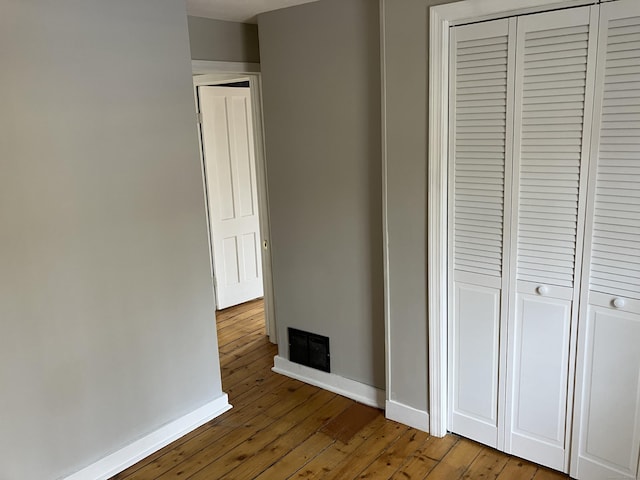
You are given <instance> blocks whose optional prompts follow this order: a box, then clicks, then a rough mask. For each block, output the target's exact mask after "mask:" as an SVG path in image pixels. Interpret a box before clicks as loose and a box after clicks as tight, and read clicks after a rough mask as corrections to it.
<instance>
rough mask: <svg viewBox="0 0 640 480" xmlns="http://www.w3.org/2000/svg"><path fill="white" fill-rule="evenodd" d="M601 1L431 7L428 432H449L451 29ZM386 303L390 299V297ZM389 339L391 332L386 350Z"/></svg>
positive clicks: (480, 1) (481, 1) (484, 1)
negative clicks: (448, 293) (448, 181)
mask: <svg viewBox="0 0 640 480" xmlns="http://www.w3.org/2000/svg"><path fill="white" fill-rule="evenodd" d="M597 3H599V1H598V0H563V1H558V0H510V1H509V2H505V1H504V0H464V1H461V2H456V3H450V4H446V5H440V6H437V7H431V9H430V17H429V102H428V105H429V147H428V148H429V150H428V183H427V188H428V204H427V231H428V234H427V278H428V285H427V298H428V304H429V310H428V324H429V341H428V348H429V427H430V428H429V431H430V433H431V434H432V435H434V436H437V437H442V436H444V435H446V433H447V428H448V425H447V418H448V411H447V400H448V399H447V354H448V352H447V298H448V295H447V257H448V244H447V232H448V219H447V199H448V191H447V190H448V189H447V168H448V110H449V90H448V88H449V27H450V26H452V25H459V24H462V23H469V22H475V21H482V20H490V19H495V18H501V17H507V16H513V15H520V14H524V13H534V12H542V11H546V10H554V9H559V8H569V7H577V6H581V5H593V4H597ZM386 300H387V303H388V298H387V299H386ZM388 348H389V338H388V335H387V349H388Z"/></svg>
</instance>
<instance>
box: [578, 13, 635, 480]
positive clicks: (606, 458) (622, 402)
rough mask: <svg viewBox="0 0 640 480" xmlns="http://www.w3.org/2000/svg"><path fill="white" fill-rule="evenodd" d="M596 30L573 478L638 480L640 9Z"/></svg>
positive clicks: (606, 20) (609, 16)
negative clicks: (596, 66)
mask: <svg viewBox="0 0 640 480" xmlns="http://www.w3.org/2000/svg"><path fill="white" fill-rule="evenodd" d="M599 31H600V34H599V41H598V69H597V70H598V71H597V83H596V84H597V91H596V97H595V103H596V106H595V115H594V117H595V122H594V139H593V147H592V151H593V160H594V161H592V165H593V167H592V173H591V175H590V182H589V205H588V211H587V219H588V220H587V228H586V242H585V250H586V252H587V255H586V256H585V258H586V259H587V264H585V272H584V276H583V285H584V287H583V290H584V291H583V293H582V298H581V327H580V338H579V350H578V369H577V382H576V415H575V420H574V441H573V452H574V454H573V457H572V462H571V474H572V476H574V477H577V478H579V479H581V480H602V479H605V478H616V479H637V478H639V477H640V475H639V473H638V462H639V458H640V2H638V1H637V0H621V1H619V2H612V3H608V4H603V5H602V6H601V14H600V30H599ZM593 170H594V171H593Z"/></svg>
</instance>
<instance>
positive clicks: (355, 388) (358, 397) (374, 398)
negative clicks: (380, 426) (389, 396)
mask: <svg viewBox="0 0 640 480" xmlns="http://www.w3.org/2000/svg"><path fill="white" fill-rule="evenodd" d="M273 365H274V366H273V368H272V369H271V370H273V371H274V372H276V373H279V374H281V375H285V376H287V377H290V378H295V379H296V380H300V381H301V382H304V383H308V384H309V385H314V386H316V387H320V388H322V389H324V390H328V391H330V392H333V393H337V394H338V395H342V396H344V397H347V398H350V399H352V400H355V401H356V402H360V403H364V404H365V405H369V406H370V407H375V408H380V409H383V408H384V407H385V391H384V390H380V389H379V388H376V387H372V386H371V385H366V384H364V383H360V382H356V381H355V380H350V379H348V378H345V377H341V376H340V375H336V374H335V373H327V372H323V371H321V370H316V369H315V368H309V367H306V366H304V365H300V364H298V363H293V362H291V361H289V360H287V359H286V358H284V357H281V356H279V355H277V356H275V357H274V359H273Z"/></svg>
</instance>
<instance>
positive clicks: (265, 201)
mask: <svg viewBox="0 0 640 480" xmlns="http://www.w3.org/2000/svg"><path fill="white" fill-rule="evenodd" d="M192 72H193V94H194V99H195V104H196V114H197V116H198V122H197V124H198V143H199V151H200V162H201V166H202V182H203V186H204V191H205V195H208V191H207V184H206V176H205V164H204V152H203V145H202V132H201V123H200V121H199V119H200V101H199V98H198V87H203V86H215V85H222V84H225V83H230V82H237V81H248V82H249V90H250V92H251V110H252V118H253V135H254V142H253V143H254V149H255V152H254V157H255V164H256V165H255V167H256V184H257V185H256V187H257V191H258V216H259V219H260V237H261V238H260V243H261V245H262V248H261V249H260V251H261V257H262V283H263V287H264V315H265V326H266V332H267V335H268V337H269V341H270V342H271V343H274V344H277V343H278V330H277V325H276V315H275V305H274V295H273V274H272V267H271V228H270V221H269V195H268V188H267V165H266V155H265V145H264V124H263V116H262V79H261V76H260V65H259V64H254V63H235V62H209V61H204V60H194V61H193V62H192ZM206 209H207V210H206V211H207V234H208V235H209V259H210V263H211V278H212V279H213V275H214V271H213V246H212V245H213V244H212V238H211V224H210V214H209V203H208V202H207V203H206ZM214 285H215V283H214ZM215 294H216V293H215V287H214V295H215Z"/></svg>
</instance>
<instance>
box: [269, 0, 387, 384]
mask: <svg viewBox="0 0 640 480" xmlns="http://www.w3.org/2000/svg"><path fill="white" fill-rule="evenodd" d="M258 25H259V33H260V49H261V69H262V81H263V96H264V97H263V98H264V116H265V128H266V149H267V150H266V151H267V172H268V188H269V206H270V213H271V215H270V219H271V234H272V258H273V275H274V289H275V307H276V316H277V320H278V330H279V331H278V334H279V344H280V355H282V356H284V357H286V358H288V351H287V327H290V326H291V327H296V328H301V329H303V330H309V331H312V332H314V333H319V334H321V335H327V336H329V337H330V339H331V363H332V371H333V373H336V374H338V375H341V376H344V377H347V378H350V379H353V380H357V381H359V382H363V383H366V384H370V385H374V386H377V387H380V388H384V384H385V372H384V321H383V286H382V282H383V276H382V235H381V232H382V227H381V226H382V217H381V203H382V200H381V191H382V190H381V176H382V174H381V146H380V56H379V55H380V51H379V38H380V36H379V7H378V4H377V2H373V1H371V0H323V1H320V2H317V3H309V4H306V5H302V6H299V7H293V8H288V9H284V10H278V11H275V12H270V13H267V14H263V15H260V16H258Z"/></svg>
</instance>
